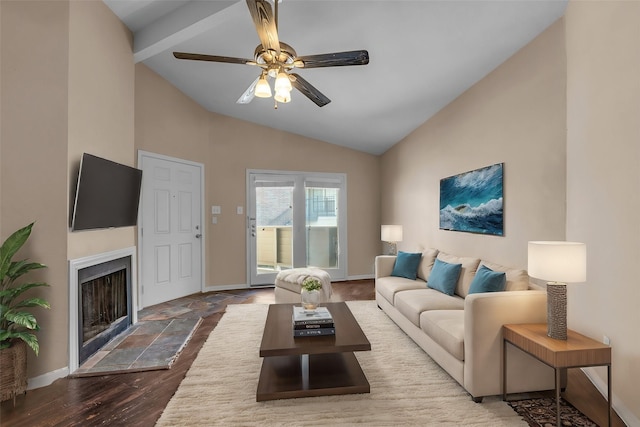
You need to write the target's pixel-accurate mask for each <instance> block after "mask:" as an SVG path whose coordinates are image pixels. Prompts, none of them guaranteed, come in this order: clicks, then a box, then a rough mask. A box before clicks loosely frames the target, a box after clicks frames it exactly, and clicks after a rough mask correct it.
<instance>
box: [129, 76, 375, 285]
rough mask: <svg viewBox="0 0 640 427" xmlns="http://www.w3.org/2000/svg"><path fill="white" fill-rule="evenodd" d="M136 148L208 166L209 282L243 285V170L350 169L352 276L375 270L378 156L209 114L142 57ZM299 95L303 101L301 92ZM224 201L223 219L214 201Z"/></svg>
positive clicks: (343, 170) (244, 265)
mask: <svg viewBox="0 0 640 427" xmlns="http://www.w3.org/2000/svg"><path fill="white" fill-rule="evenodd" d="M135 90H136V149H139V150H145V151H150V152H154V153H158V154H163V155H169V156H173V157H178V158H182V159H186V160H192V161H197V162H200V163H203V164H204V165H205V191H206V193H205V213H206V214H205V227H206V228H205V230H206V233H207V234H206V237H207V248H206V257H207V260H206V283H205V284H206V285H208V286H230V285H245V284H246V283H247V278H246V245H245V216H244V215H237V214H236V213H235V211H236V206H245V204H246V170H247V169H272V170H305V171H313V172H341V173H346V174H347V185H348V189H347V192H348V205H349V208H348V209H349V216H348V230H349V236H348V243H349V265H348V274H349V276H351V277H354V276H363V275H371V274H373V259H374V257H375V255H376V254H377V253H378V246H379V228H378V224H379V223H380V222H379V214H378V212H379V203H380V200H379V187H378V177H379V159H378V157H377V156H373V155H369V154H365V153H361V152H357V151H354V150H350V149H346V148H342V147H339V146H336V145H332V144H327V143H325V142H320V141H315V140H312V139H308V138H304V137H301V136H298V135H293V134H290V133H286V132H282V131H278V130H274V129H269V128H266V127H263V126H259V125H254V124H251V123H248V122H244V121H241V120H236V119H232V118H229V117H226V116H221V115H218V114H215V113H209V112H207V111H205V110H204V109H202V108H201V107H200V106H198V105H197V104H195V103H194V102H193V101H192V100H191V99H189V98H187V97H186V96H185V95H184V94H182V93H181V92H179V91H178V90H177V89H176V88H175V87H173V86H171V85H170V84H169V83H167V82H166V81H165V80H164V79H162V78H161V77H160V76H158V75H157V74H155V73H154V72H153V71H151V70H150V69H149V68H148V67H146V66H145V65H143V64H138V65H137V66H136V89H135ZM300 102H304V100H303V99H301V100H300ZM212 205H218V206H221V207H222V214H221V215H219V216H218V224H216V225H213V224H210V222H211V215H210V213H209V212H210V206H212Z"/></svg>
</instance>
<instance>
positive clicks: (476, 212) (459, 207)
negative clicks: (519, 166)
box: [440, 163, 504, 236]
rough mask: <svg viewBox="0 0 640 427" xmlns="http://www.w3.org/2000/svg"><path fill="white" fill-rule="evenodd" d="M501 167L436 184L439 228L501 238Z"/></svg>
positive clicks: (492, 167)
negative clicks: (438, 192) (437, 188)
mask: <svg viewBox="0 0 640 427" xmlns="http://www.w3.org/2000/svg"><path fill="white" fill-rule="evenodd" d="M503 169H504V163H497V164H495V165H492V166H487V167H484V168H480V169H476V170H472V171H469V172H465V173H461V174H459V175H454V176H450V177H448V178H443V179H441V180H440V228H441V229H442V230H453V231H466V232H469V233H481V234H491V235H495V236H502V235H504V215H503V194H502V187H503Z"/></svg>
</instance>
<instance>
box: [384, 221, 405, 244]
mask: <svg viewBox="0 0 640 427" xmlns="http://www.w3.org/2000/svg"><path fill="white" fill-rule="evenodd" d="M380 240H382V241H383V242H402V226H401V225H383V226H381V227H380Z"/></svg>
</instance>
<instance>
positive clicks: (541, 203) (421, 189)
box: [381, 20, 566, 268]
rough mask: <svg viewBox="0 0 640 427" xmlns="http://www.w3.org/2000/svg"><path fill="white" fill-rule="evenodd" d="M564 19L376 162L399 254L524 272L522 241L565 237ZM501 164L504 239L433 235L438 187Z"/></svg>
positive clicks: (436, 227) (436, 229)
mask: <svg viewBox="0 0 640 427" xmlns="http://www.w3.org/2000/svg"><path fill="white" fill-rule="evenodd" d="M565 70H566V65H565V51H564V25H563V21H562V20H559V21H558V22H556V23H554V24H553V25H551V26H550V27H549V28H548V29H547V30H546V31H545V32H543V33H542V34H541V35H540V36H538V37H537V38H536V39H535V40H533V41H532V42H531V43H530V44H529V45H527V46H525V47H524V48H523V49H522V50H520V51H519V52H518V53H516V54H515V55H514V56H512V57H511V58H509V59H508V60H507V61H505V62H504V63H503V64H502V65H500V66H499V67H498V68H497V69H496V70H494V71H493V72H492V73H490V74H489V75H488V76H486V77H485V78H484V79H482V80H481V81H479V82H478V83H476V84H475V85H474V86H473V87H471V88H470V89H469V90H467V91H466V92H465V93H464V94H462V95H461V96H460V97H459V98H457V99H456V100H455V101H453V102H452V103H451V104H449V105H448V106H447V107H445V108H444V109H443V110H441V111H440V112H439V113H438V114H436V115H435V116H434V117H433V118H431V119H430V120H428V121H427V122H426V123H424V124H423V125H422V126H420V127H419V128H418V129H416V130H415V131H414V132H413V133H411V134H410V135H409V136H408V137H406V138H405V139H404V140H403V141H401V142H400V143H398V144H396V145H395V146H394V147H392V148H391V149H390V150H389V151H387V152H386V153H385V154H384V155H383V156H382V164H381V167H382V170H381V173H382V176H381V187H382V222H383V223H392V224H402V225H403V227H404V241H403V242H401V243H399V244H398V248H399V249H400V250H405V251H417V250H420V249H422V248H428V247H434V248H438V249H440V250H442V251H445V252H450V253H454V254H458V255H467V256H477V257H481V258H484V259H488V260H491V261H494V262H498V263H501V264H506V265H509V266H516V267H521V268H526V266H527V241H529V240H562V239H564V236H565V215H566V211H565V198H566V193H565V186H566V185H565V183H566V181H565V163H566V149H565V137H566V131H565V92H566V90H565V84H566V80H565ZM501 162H504V215H505V216H504V227H505V228H504V237H497V236H486V235H479V234H471V233H462V232H456V231H446V230H440V229H439V200H440V179H442V178H445V177H448V176H451V175H455V174H458V173H461V172H466V171H469V170H473V169H476V168H480V167H483V166H488V165H491V164H494V163H501Z"/></svg>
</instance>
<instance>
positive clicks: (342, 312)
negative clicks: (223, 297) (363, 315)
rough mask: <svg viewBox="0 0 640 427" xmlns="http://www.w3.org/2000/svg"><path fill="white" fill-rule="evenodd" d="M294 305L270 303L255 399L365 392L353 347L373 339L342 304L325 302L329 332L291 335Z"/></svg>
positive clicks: (365, 383)
mask: <svg viewBox="0 0 640 427" xmlns="http://www.w3.org/2000/svg"><path fill="white" fill-rule="evenodd" d="M293 305H294V304H272V305H270V306H269V312H268V314H267V320H266V323H265V327H264V334H263V336H262V344H260V357H263V358H264V359H263V361H262V370H261V371H260V380H259V381H258V391H257V393H256V401H258V402H261V401H264V400H275V399H291V398H295V397H310V396H328V395H337V394H354V393H369V391H370V388H369V381H367V377H366V376H365V375H364V372H362V368H361V367H360V364H359V363H358V359H356V356H355V355H354V354H353V352H354V351H368V350H371V343H370V342H369V340H368V339H367V337H366V336H365V334H364V333H363V332H362V329H361V328H360V325H358V322H357V321H356V319H355V318H354V317H353V314H351V310H349V307H347V305H346V304H345V303H344V302H336V303H326V304H324V305H325V306H326V307H327V308H328V309H329V311H330V312H331V315H332V316H333V321H334V323H335V328H336V334H335V335H330V336H311V337H296V338H294V337H293V323H292V318H291V316H292V313H293Z"/></svg>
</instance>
